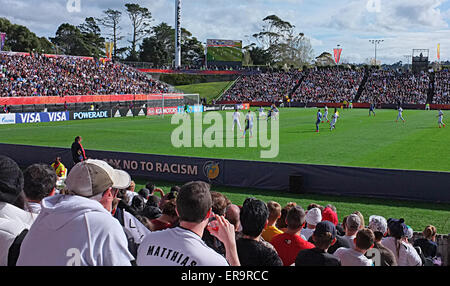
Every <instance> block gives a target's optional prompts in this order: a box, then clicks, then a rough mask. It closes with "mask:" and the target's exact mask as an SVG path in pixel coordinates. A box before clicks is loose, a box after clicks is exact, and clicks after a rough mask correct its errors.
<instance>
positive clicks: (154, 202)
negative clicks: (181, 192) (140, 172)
mask: <svg viewBox="0 0 450 286" xmlns="http://www.w3.org/2000/svg"><path fill="white" fill-rule="evenodd" d="M160 201H161V199H160V198H158V197H157V196H155V195H150V196H149V197H148V200H147V203H146V204H145V206H146V207H156V208H159V202H160Z"/></svg>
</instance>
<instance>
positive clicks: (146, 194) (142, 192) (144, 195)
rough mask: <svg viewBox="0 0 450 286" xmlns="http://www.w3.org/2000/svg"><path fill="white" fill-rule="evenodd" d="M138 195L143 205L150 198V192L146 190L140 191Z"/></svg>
mask: <svg viewBox="0 0 450 286" xmlns="http://www.w3.org/2000/svg"><path fill="white" fill-rule="evenodd" d="M138 195H139V196H141V197H142V198H143V199H144V204H147V201H148V198H149V197H150V190H149V189H147V188H143V189H140V190H139V192H138Z"/></svg>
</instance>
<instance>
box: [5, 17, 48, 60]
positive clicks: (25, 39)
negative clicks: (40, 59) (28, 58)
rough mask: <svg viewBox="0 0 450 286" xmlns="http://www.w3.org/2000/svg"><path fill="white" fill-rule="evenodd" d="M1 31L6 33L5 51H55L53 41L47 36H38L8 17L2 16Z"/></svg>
mask: <svg viewBox="0 0 450 286" xmlns="http://www.w3.org/2000/svg"><path fill="white" fill-rule="evenodd" d="M0 31H1V32H4V33H6V43H5V46H4V47H3V50H5V51H9V50H11V51H15V52H32V51H33V50H34V51H36V52H44V53H53V52H54V48H53V45H52V43H50V42H49V40H48V39H47V38H45V37H40V38H39V37H37V36H36V34H34V33H33V32H31V31H30V30H29V29H28V28H27V27H25V26H21V25H17V24H13V23H11V22H10V21H9V20H8V19H6V18H0Z"/></svg>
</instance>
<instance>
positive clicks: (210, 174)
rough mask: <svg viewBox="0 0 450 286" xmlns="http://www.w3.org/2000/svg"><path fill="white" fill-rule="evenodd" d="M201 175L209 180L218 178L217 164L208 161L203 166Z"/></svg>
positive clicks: (218, 168)
mask: <svg viewBox="0 0 450 286" xmlns="http://www.w3.org/2000/svg"><path fill="white" fill-rule="evenodd" d="M203 173H204V174H205V176H206V177H207V178H208V179H209V180H214V179H217V177H219V174H220V167H219V163H218V162H214V161H209V162H206V163H205V165H204V166H203Z"/></svg>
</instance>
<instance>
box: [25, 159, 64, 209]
mask: <svg viewBox="0 0 450 286" xmlns="http://www.w3.org/2000/svg"><path fill="white" fill-rule="evenodd" d="M23 177H24V187H23V190H24V192H25V195H26V197H27V200H28V204H29V206H30V210H31V212H32V213H34V214H39V213H40V212H41V201H42V200H43V199H44V198H46V197H51V196H53V195H55V191H56V178H57V177H56V174H55V171H54V170H53V169H52V168H51V167H50V166H48V165H45V164H33V165H31V166H29V167H28V168H26V169H25V171H24V172H23Z"/></svg>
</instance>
